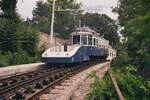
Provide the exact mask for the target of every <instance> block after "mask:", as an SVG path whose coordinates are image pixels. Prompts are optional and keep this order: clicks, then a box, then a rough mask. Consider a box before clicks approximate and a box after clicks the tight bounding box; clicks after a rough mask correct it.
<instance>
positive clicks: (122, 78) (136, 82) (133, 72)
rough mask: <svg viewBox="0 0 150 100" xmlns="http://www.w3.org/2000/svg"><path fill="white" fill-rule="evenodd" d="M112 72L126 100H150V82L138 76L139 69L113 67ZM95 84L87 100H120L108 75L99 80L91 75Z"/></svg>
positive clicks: (128, 66) (130, 66)
mask: <svg viewBox="0 0 150 100" xmlns="http://www.w3.org/2000/svg"><path fill="white" fill-rule="evenodd" d="M112 72H113V75H114V77H115V78H116V81H117V83H118V85H119V87H120V89H121V91H122V94H123V96H124V98H125V99H126V100H149V97H150V81H149V80H145V78H143V77H141V76H140V75H139V74H138V70H137V67H135V66H132V65H126V66H123V67H121V68H118V66H117V67H113V68H112ZM91 76H92V78H93V79H94V82H93V84H92V86H91V90H90V91H89V93H88V94H87V96H86V97H85V100H108V99H113V100H118V97H117V95H116V92H115V90H114V86H113V84H112V82H111V80H110V79H109V77H108V75H106V76H105V77H104V79H103V80H101V81H100V80H99V79H98V78H97V77H96V75H93V74H92V75H91Z"/></svg>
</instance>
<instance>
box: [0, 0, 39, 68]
mask: <svg viewBox="0 0 150 100" xmlns="http://www.w3.org/2000/svg"><path fill="white" fill-rule="evenodd" d="M16 4H17V0H2V1H1V10H2V13H1V17H0V55H1V57H0V58H1V59H4V60H2V61H1V62H0V66H5V65H12V64H20V63H21V62H22V63H25V62H30V61H31V62H32V60H31V59H30V58H31V56H33V57H34V56H35V53H36V43H37V41H38V40H37V35H36V34H35V32H36V31H35V30H34V29H32V27H31V26H30V24H27V23H25V22H24V21H22V20H21V19H20V17H19V16H18V14H17V12H16ZM21 53H22V54H21ZM18 55H21V56H22V59H24V58H23V56H25V57H26V58H29V59H24V60H25V61H23V60H21V59H18V58H19V57H21V56H18ZM33 57H32V58H33ZM33 59H34V58H33Z"/></svg>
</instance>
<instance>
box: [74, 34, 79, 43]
mask: <svg viewBox="0 0 150 100" xmlns="http://www.w3.org/2000/svg"><path fill="white" fill-rule="evenodd" d="M73 44H80V35H75V36H73Z"/></svg>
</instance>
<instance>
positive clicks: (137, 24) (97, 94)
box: [85, 0, 150, 100]
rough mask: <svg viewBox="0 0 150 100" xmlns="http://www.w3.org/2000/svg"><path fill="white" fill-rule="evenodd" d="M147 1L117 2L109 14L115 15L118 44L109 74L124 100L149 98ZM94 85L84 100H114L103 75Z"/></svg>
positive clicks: (109, 86)
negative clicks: (113, 13)
mask: <svg viewBox="0 0 150 100" xmlns="http://www.w3.org/2000/svg"><path fill="white" fill-rule="evenodd" d="M149 7H150V1H149V0H119V3H118V7H116V8H114V9H113V11H114V12H116V13H118V14H119V27H121V28H122V30H121V32H120V34H122V36H123V38H124V39H123V40H122V42H118V43H117V58H116V59H115V61H114V62H113V65H112V66H111V67H112V69H111V70H112V72H113V75H114V76H115V78H116V81H117V82H118V85H119V87H120V89H121V91H122V93H123V96H124V97H125V99H126V100H149V98H150V77H149V76H150V67H149V66H150V45H149V43H150V34H149V33H150V28H149V27H150V19H149V18H150V14H149V12H150V9H149ZM92 77H93V78H94V82H93V84H92V86H91V90H90V91H89V93H88V94H87V96H86V97H85V99H86V100H108V99H113V100H118V98H117V96H116V93H115V91H114V88H112V87H114V86H113V85H112V83H111V82H110V79H109V78H108V76H107V75H106V76H105V77H104V79H103V80H102V81H99V80H98V79H97V77H96V76H95V75H92Z"/></svg>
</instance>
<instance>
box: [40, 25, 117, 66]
mask: <svg viewBox="0 0 150 100" xmlns="http://www.w3.org/2000/svg"><path fill="white" fill-rule="evenodd" d="M71 35H72V37H71V42H72V43H71V45H68V46H67V45H66V44H65V45H64V46H54V47H51V48H49V49H47V50H46V51H45V52H44V53H43V54H42V61H43V62H44V63H46V64H71V63H80V62H85V61H90V60H93V59H107V60H112V59H113V58H115V57H116V50H114V49H112V47H111V46H110V45H109V41H108V40H106V39H104V38H102V37H101V36H100V35H99V33H97V32H95V31H93V30H91V29H90V28H88V27H79V28H77V29H76V30H75V32H73V33H72V34H71Z"/></svg>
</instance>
